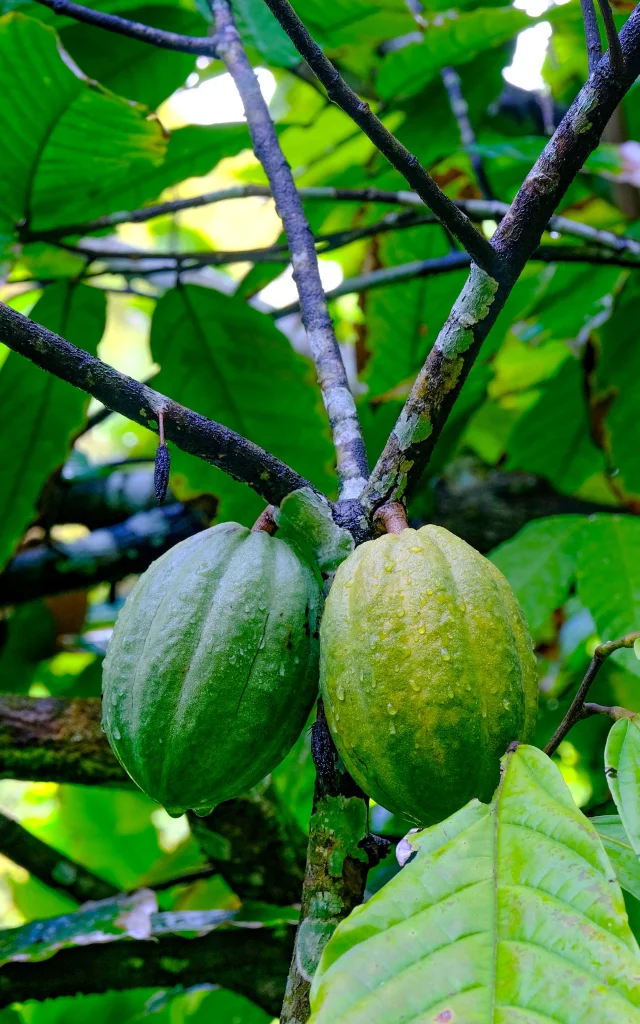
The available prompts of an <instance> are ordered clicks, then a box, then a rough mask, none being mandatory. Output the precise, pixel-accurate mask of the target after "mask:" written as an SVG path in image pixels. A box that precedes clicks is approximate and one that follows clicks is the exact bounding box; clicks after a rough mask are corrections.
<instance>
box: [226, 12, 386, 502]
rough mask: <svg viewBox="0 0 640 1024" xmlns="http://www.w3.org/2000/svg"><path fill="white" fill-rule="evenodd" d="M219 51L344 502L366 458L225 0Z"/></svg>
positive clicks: (315, 273) (289, 184)
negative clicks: (265, 192)
mask: <svg viewBox="0 0 640 1024" xmlns="http://www.w3.org/2000/svg"><path fill="white" fill-rule="evenodd" d="M211 9H212V11H213V15H214V19H215V23H216V28H217V34H218V51H219V54H220V56H221V58H222V60H223V61H224V63H225V66H226V68H227V71H228V72H229V73H230V75H231V76H232V78H233V80H234V82H235V84H236V88H237V89H238V92H239V93H240V96H241V98H242V103H243V106H244V110H245V114H246V118H247V124H248V126H249V131H250V133H251V139H252V142H253V149H254V152H255V155H256V157H257V158H258V160H259V161H260V163H261V164H262V166H263V167H264V170H265V173H266V175H267V177H268V179H269V183H270V185H271V188H272V190H273V196H274V199H275V203H276V210H277V212H278V215H279V217H280V219H281V221H282V224H283V227H284V230H285V234H286V236H287V240H288V244H289V251H290V253H291V264H292V267H293V279H294V281H295V283H296V286H297V288H298V295H299V296H300V309H301V314H302V322H303V324H304V326H305V328H306V330H307V335H308V338H309V345H310V348H311V352H312V355H313V359H314V362H315V364H316V370H317V374H318V382H319V384H320V388H321V390H322V397H323V400H324V404H325V407H326V410H327V415H328V417H329V423H330V424H331V431H332V435H333V443H334V446H335V449H336V457H337V470H338V476H339V478H340V483H341V496H342V497H343V498H357V497H358V495H359V494H360V492H361V491H362V488H363V487H364V484H365V481H366V478H367V476H368V465H367V455H366V450H365V446H364V440H363V438H362V429H361V427H360V422H359V420H358V413H357V411H356V404H355V401H354V398H353V395H352V394H351V389H350V387H349V382H348V380H347V374H346V371H345V368H344V363H343V361H342V355H341V353H340V348H339V346H338V342H337V340H336V336H335V332H334V329H333V324H332V322H331V317H330V316H329V310H328V308H327V303H326V299H325V297H324V289H323V287H322V281H321V279H320V270H319V267H318V257H317V254H316V251H315V247H314V240H313V235H312V233H311V228H310V227H309V222H308V221H307V218H306V214H305V212H304V208H303V206H302V202H301V200H300V197H299V196H298V193H297V191H296V186H295V182H294V180H293V175H292V173H291V168H290V167H289V164H288V163H287V161H286V159H285V157H284V154H283V153H282V150H281V148H280V144H279V142H278V136H277V134H276V130H275V128H274V125H273V121H272V120H271V115H270V114H269V108H268V107H267V104H266V102H265V100H264V97H263V95H262V92H261V91H260V86H259V84H258V80H257V78H256V76H255V73H254V71H253V68H252V67H251V64H250V63H249V60H248V59H247V55H246V53H245V52H244V47H243V45H242V41H241V39H240V35H239V33H238V30H237V29H236V26H235V22H234V20H233V15H232V13H231V7H230V4H229V2H228V0H212V3H211Z"/></svg>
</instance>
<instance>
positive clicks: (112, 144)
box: [0, 14, 166, 236]
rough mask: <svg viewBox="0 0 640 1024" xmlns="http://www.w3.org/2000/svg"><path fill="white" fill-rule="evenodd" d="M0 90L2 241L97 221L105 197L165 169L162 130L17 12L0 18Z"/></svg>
mask: <svg viewBox="0 0 640 1024" xmlns="http://www.w3.org/2000/svg"><path fill="white" fill-rule="evenodd" d="M0 91H1V92H2V95H3V97H4V100H3V103H2V106H0V135H1V136H2V139H3V151H4V155H3V166H2V183H3V187H2V192H1V194H0V234H4V235H5V236H10V235H11V231H12V229H13V227H14V226H15V225H16V224H18V223H19V222H21V221H26V222H27V223H28V224H29V226H30V227H32V228H34V229H42V228H47V227H51V226H52V225H54V224H56V223H58V224H59V223H61V222H62V223H64V221H65V220H70V219H78V218H79V217H83V216H84V217H86V216H91V215H94V214H95V211H96V208H97V207H99V206H100V199H101V197H102V196H103V195H105V194H107V195H108V194H109V192H110V191H112V190H113V189H114V188H117V187H118V186H120V187H122V186H123V185H124V184H125V183H126V181H127V179H128V177H129V175H131V174H132V173H133V174H136V175H139V176H143V175H145V174H148V173H149V172H150V170H151V169H152V168H153V167H154V166H158V165H159V164H160V163H161V162H162V159H163V157H164V153H165V149H166V137H165V135H164V134H163V131H162V126H161V125H160V124H159V122H157V121H154V120H150V119H148V118H147V116H146V110H145V109H144V108H142V107H139V106H136V105H135V104H132V103H131V102H128V101H127V100H124V99H120V98H119V97H117V96H114V95H113V94H112V93H109V92H107V91H106V90H104V89H102V88H101V87H100V86H99V85H97V83H95V82H90V81H89V80H88V79H86V78H85V77H84V76H83V75H82V74H81V73H79V72H78V71H77V69H74V68H73V65H70V62H69V61H68V60H64V59H63V56H62V54H61V52H60V50H59V49H58V40H57V37H56V34H55V32H54V31H53V30H52V29H50V28H48V27H46V26H44V25H42V24H41V23H40V22H39V21H35V20H34V19H32V18H26V17H25V16H24V15H22V14H8V15H6V16H5V17H4V18H2V19H0ZM98 212H100V211H98Z"/></svg>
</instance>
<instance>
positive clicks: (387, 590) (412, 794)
mask: <svg viewBox="0 0 640 1024" xmlns="http://www.w3.org/2000/svg"><path fill="white" fill-rule="evenodd" d="M320 652H321V653H320V686H321V693H322V696H323V698H324V704H325V711H326V715H327V721H328V724H329V728H330V730H331V733H332V735H333V738H334V740H335V743H336V746H337V748H338V750H339V752H340V754H341V756H342V758H343V760H344V762H345V764H346V766H347V768H348V770H349V772H350V773H351V774H352V776H353V777H354V779H355V780H356V782H358V783H359V785H360V786H361V787H362V788H363V789H364V791H365V792H366V793H368V794H369V796H371V797H373V799H375V800H376V801H377V802H378V803H380V804H382V805H383V806H384V807H386V808H388V809H389V810H391V811H395V812H397V813H401V814H403V815H405V816H407V817H409V818H411V819H413V820H415V821H418V822H420V823H421V824H425V825H427V824H431V823H432V822H435V821H441V820H442V819H443V818H445V817H447V816H448V815H449V814H451V813H452V812H453V811H455V810H456V809H457V808H458V807H461V806H462V805H463V804H465V803H466V802H467V801H468V800H470V799H471V798H472V797H474V796H477V797H479V798H480V799H482V800H485V801H486V800H490V798H491V796H492V794H493V791H494V789H495V787H496V785H497V783H498V779H499V759H500V757H501V756H502V754H504V752H505V750H506V748H507V746H508V745H509V743H510V742H511V741H512V740H528V739H529V738H530V737H531V735H532V731H533V728H534V725H535V719H536V710H537V674H536V667H535V658H534V655H533V651H532V643H531V638H530V636H529V633H528V630H527V627H526V624H525V622H524V619H523V616H522V613H521V611H520V607H519V605H518V602H517V600H516V598H515V595H514V594H513V591H512V590H511V587H510V586H509V584H508V583H507V581H506V579H505V578H504V576H503V575H502V573H500V572H499V571H498V570H497V569H496V568H495V566H494V565H492V563H491V562H489V561H488V560H487V559H486V558H484V557H483V556H482V555H481V554H479V552H477V551H476V550H475V549H474V548H472V547H470V546H469V545H468V544H466V543H465V542H464V541H463V540H460V538H459V537H455V536H454V535H453V534H451V533H449V531H448V530H445V529H443V528H441V527H438V526H424V527H422V529H420V530H411V529H406V530H403V531H402V533H399V534H386V535H385V536H383V537H380V538H379V539H377V540H373V541H368V542H367V543H365V544H362V545H361V546H360V547H359V548H357V549H356V550H355V551H354V552H353V554H351V555H350V556H349V557H348V558H347V559H346V560H345V561H344V562H343V563H342V565H341V566H340V567H339V569H338V571H337V573H336V576H335V579H334V582H333V585H332V587H331V591H330V593H329V597H328V599H327V603H326V607H325V613H324V617H323V620H322V626H321V633H320Z"/></svg>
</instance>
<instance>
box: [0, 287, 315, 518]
mask: <svg viewBox="0 0 640 1024" xmlns="http://www.w3.org/2000/svg"><path fill="white" fill-rule="evenodd" d="M0 340H2V341H3V342H4V344H5V345H7V346H8V347H9V348H10V349H12V350H13V351H14V352H19V353H20V355H23V356H26V357H27V359H30V360H31V361H32V362H33V363H35V364H36V366H39V367H40V368H41V369H43V370H47V371H48V372H49V373H53V374H54V375H55V376H56V377H60V378H61V379H62V380H66V381H68V382H69V384H73V385H74V387H77V388H80V389H81V390H82V391H86V392H87V393H88V394H90V395H93V397H94V398H97V399H98V400H99V401H100V402H102V404H103V405H105V406H106V407H107V408H109V409H112V410H113V411H114V412H119V413H121V414H122V415H123V416H126V417H127V418H128V419H130V420H133V421H134V422H135V423H140V424H141V425H142V426H143V427H146V428H147V429H148V430H153V431H154V432H155V433H157V429H158V424H157V416H158V412H159V411H160V410H162V411H163V413H164V429H165V435H166V438H167V440H168V441H173V443H174V444H175V445H177V446H178V448H181V449H182V450H183V451H185V452H189V453H190V454H191V455H197V456H198V457H199V458H201V459H204V460H205V462H210V463H211V465H212V466H217V467H218V469H222V470H223V471H224V472H225V473H228V474H229V476H232V477H233V478H234V479H235V480H240V481H242V482H243V483H246V484H249V486H250V487H252V488H253V489H254V491H257V493H258V494H260V495H261V496H262V497H263V498H265V499H266V500H267V501H269V502H273V504H275V505H278V504H280V502H281V501H282V499H283V498H284V497H285V495H287V494H289V493H290V492H291V491H295V490H297V489H298V488H299V487H310V486H312V485H311V484H309V482H308V481H307V480H305V479H304V477H301V476H300V475H299V474H298V473H296V472H295V471H294V470H292V469H290V468H289V466H287V465H286V464H285V463H284V462H280V460H279V459H276V458H275V457H274V456H273V455H269V453H268V452H266V451H264V449H263V448H260V447H259V446H258V445H257V444H253V442H251V441H248V440H247V439H246V438H244V437H242V436H241V435H240V434H236V433H235V431H233V430H229V429H228V428H227V427H224V426H222V424H220V423H215V422H214V421H213V420H209V419H207V418H206V417H205V416H201V415H200V414H199V413H197V412H193V410H191V409H187V408H185V406H183V405H179V404H178V402H173V401H172V400H171V399H169V398H167V397H166V396H165V395H161V394H160V392H158V391H154V390H153V389H152V388H150V387H148V386H147V385H146V384H140V383H139V382H138V381H137V380H134V379H133V378H132V377H127V375H126V374H124V373H120V372H119V371H118V370H115V369H114V368H113V367H112V366H109V365H108V364H107V363H103V362H102V360H101V359H97V358H96V357H95V356H91V355H89V354H88V353H87V352H84V351H83V350H82V349H81V348H77V347H76V346H75V345H72V344H70V342H68V341H65V339H64V338H60V337H59V336H58V335H57V334H54V333H53V331H49V330H47V328H46V327H41V326H40V324H36V323H34V321H33V320H29V318H28V317H26V316H23V315H22V314H21V313H18V312H16V310H15V309H12V308H11V307H10V306H6V305H5V304H4V303H1V302H0Z"/></svg>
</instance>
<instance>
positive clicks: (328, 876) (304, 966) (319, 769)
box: [280, 700, 388, 1024]
mask: <svg viewBox="0 0 640 1024" xmlns="http://www.w3.org/2000/svg"><path fill="white" fill-rule="evenodd" d="M311 749H312V751H313V758H314V761H315V765H316V773H317V774H316V787H315V792H314V798H313V811H312V814H311V822H310V824H309V846H308V849H307V864H306V870H305V877H304V885H303V888H302V901H301V909H300V924H299V926H298V931H297V933H296V941H295V949H294V953H293V958H292V960H291V966H290V968H289V977H288V979H287V990H286V994H285V997H284V1003H283V1005H282V1011H281V1013H280V1024H304V1021H306V1020H307V1019H308V1017H309V990H310V988H311V981H312V979H313V975H314V973H315V970H316V967H317V966H318V962H319V960H320V955H321V953H322V950H323V949H324V947H325V945H326V943H327V942H328V941H329V939H330V938H331V935H332V934H333V932H334V931H335V929H336V927H337V925H338V924H339V923H340V921H342V920H343V919H344V918H345V917H347V915H348V914H350V913H351V911H352V910H353V909H354V907H357V906H359V905H360V903H362V898H363V896H364V889H365V885H366V881H367V872H368V870H369V867H370V866H373V865H374V864H377V863H378V861H379V860H380V857H381V856H384V855H385V853H386V851H387V848H388V843H386V842H385V841H380V845H378V844H377V841H376V837H373V836H370V835H369V829H368V799H367V797H366V796H365V795H364V793H363V792H362V790H361V789H359V788H358V786H356V784H355V782H354V781H353V779H352V778H351V776H350V775H348V774H347V772H346V771H345V769H344V766H343V765H342V762H341V761H340V760H339V758H338V755H337V752H336V748H335V746H334V744H333V740H332V739H331V735H330V733H329V729H328V727H327V722H326V718H325V715H324V708H323V706H322V701H321V700H320V701H318V716H317V720H316V722H315V723H314V726H313V732H312V738H311Z"/></svg>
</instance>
